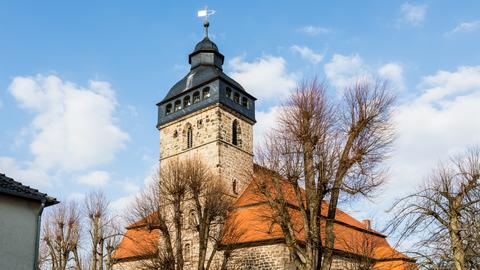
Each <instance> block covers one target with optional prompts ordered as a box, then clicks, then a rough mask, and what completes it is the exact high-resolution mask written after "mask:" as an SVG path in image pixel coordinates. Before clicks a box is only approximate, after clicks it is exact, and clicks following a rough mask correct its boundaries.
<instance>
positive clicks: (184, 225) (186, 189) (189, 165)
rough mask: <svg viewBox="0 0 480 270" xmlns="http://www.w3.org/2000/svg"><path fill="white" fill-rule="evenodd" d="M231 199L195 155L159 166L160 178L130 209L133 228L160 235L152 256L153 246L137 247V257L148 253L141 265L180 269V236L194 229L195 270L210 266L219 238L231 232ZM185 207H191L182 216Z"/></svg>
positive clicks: (221, 184) (182, 257)
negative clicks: (228, 219) (137, 227)
mask: <svg viewBox="0 0 480 270" xmlns="http://www.w3.org/2000/svg"><path fill="white" fill-rule="evenodd" d="M232 203H233V200H232V198H231V197H230V196H229V195H227V190H226V187H225V186H224V184H223V182H221V180H220V179H218V178H217V177H216V176H214V175H213V174H212V173H211V172H210V169H209V168H208V167H207V166H206V165H205V164H204V163H203V162H202V161H201V160H200V159H199V158H189V159H185V160H173V161H170V162H168V163H167V164H163V166H162V168H161V170H160V172H159V174H158V177H156V178H155V181H153V183H152V184H151V185H150V186H149V187H147V189H145V190H144V191H143V192H142V193H141V194H140V195H139V196H138V197H137V199H136V202H135V204H134V206H133V207H132V216H131V220H132V221H135V222H134V226H135V224H136V226H139V227H143V228H144V229H147V230H150V231H153V230H158V232H159V234H160V235H159V237H160V239H159V240H158V242H157V246H158V247H159V248H158V249H157V250H155V251H154V252H155V253H156V254H152V248H151V247H152V245H148V246H146V248H143V249H142V248H139V249H138V250H137V252H138V254H139V255H140V254H145V251H146V249H148V250H149V254H150V255H152V256H150V257H149V258H147V259H145V260H143V262H142V263H141V264H142V267H143V268H145V269H169V270H170V269H175V268H176V269H183V265H184V261H185V258H184V251H183V246H184V244H185V243H184V241H183V237H182V234H183V232H184V231H185V230H187V229H192V230H193V231H194V232H196V239H198V243H199V249H198V253H197V257H198V263H197V268H198V269H202V270H205V269H210V268H211V267H212V262H213V259H214V256H215V253H216V252H217V250H218V249H219V248H220V247H221V241H222V238H224V237H225V235H227V234H229V233H231V232H233V229H232V228H231V227H232V225H234V224H233V223H232V224H230V227H229V228H227V227H226V226H225V225H226V220H227V218H228V214H229V212H230V211H231V209H232ZM188 207H191V211H188V212H187V213H186V215H184V212H185V209H186V208H188ZM173 237H174V238H175V239H173ZM207 254H209V256H208V258H207ZM159 265H162V268H159V267H160V266H159Z"/></svg>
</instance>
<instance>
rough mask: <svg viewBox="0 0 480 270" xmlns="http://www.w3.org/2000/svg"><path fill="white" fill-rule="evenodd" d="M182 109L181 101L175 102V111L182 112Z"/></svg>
mask: <svg viewBox="0 0 480 270" xmlns="http://www.w3.org/2000/svg"><path fill="white" fill-rule="evenodd" d="M181 109H182V102H181V101H180V100H175V106H174V111H175V112H176V111H180V110H181Z"/></svg>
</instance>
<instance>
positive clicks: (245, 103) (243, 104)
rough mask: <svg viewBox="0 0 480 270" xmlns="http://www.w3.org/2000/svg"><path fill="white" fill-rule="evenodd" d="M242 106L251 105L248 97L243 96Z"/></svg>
mask: <svg viewBox="0 0 480 270" xmlns="http://www.w3.org/2000/svg"><path fill="white" fill-rule="evenodd" d="M242 106H243V107H245V108H247V109H248V108H249V107H250V105H249V102H248V99H247V98H246V97H242Z"/></svg>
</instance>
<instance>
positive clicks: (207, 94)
mask: <svg viewBox="0 0 480 270" xmlns="http://www.w3.org/2000/svg"><path fill="white" fill-rule="evenodd" d="M209 97H210V87H208V86H207V87H205V88H203V90H202V98H203V99H206V98H209Z"/></svg>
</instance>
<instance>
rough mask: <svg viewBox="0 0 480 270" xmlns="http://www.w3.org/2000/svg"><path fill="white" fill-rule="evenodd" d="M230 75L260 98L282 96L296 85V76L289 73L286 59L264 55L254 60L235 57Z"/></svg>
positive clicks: (230, 66) (231, 63)
mask: <svg viewBox="0 0 480 270" xmlns="http://www.w3.org/2000/svg"><path fill="white" fill-rule="evenodd" d="M229 68H230V69H231V73H230V75H231V76H232V78H234V79H235V80H237V81H238V82H239V83H240V84H242V85H243V87H245V89H246V90H247V91H248V92H249V93H250V94H252V95H253V96H255V97H257V98H259V99H261V100H262V99H263V100H266V99H269V98H276V99H278V98H281V97H284V96H286V95H287V94H288V92H289V91H290V90H292V89H293V88H294V87H295V85H296V76H295V75H294V74H292V73H288V71H287V68H286V62H285V59H283V58H282V57H275V56H269V55H267V56H264V57H262V58H259V59H256V60H255V61H252V62H246V61H245V60H244V57H235V58H233V59H232V60H230V62H229Z"/></svg>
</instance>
